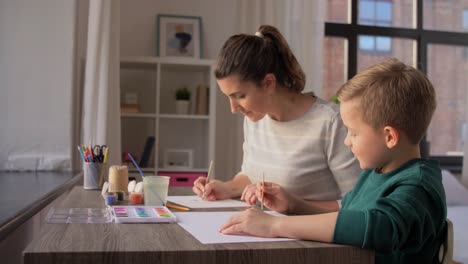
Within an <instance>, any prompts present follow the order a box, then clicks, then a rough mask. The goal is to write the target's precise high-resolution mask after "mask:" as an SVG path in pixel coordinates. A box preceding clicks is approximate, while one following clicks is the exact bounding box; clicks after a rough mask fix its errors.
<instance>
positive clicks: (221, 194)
mask: <svg viewBox="0 0 468 264" xmlns="http://www.w3.org/2000/svg"><path fill="white" fill-rule="evenodd" d="M192 190H193V192H194V193H195V194H197V195H198V197H202V198H203V199H205V200H208V201H215V200H224V199H229V198H231V197H232V195H231V189H230V188H229V186H228V184H227V183H225V182H222V181H218V180H210V181H209V182H208V184H207V183H206V177H198V179H196V180H195V182H194V183H193V187H192Z"/></svg>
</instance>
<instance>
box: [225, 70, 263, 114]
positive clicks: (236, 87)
mask: <svg viewBox="0 0 468 264" xmlns="http://www.w3.org/2000/svg"><path fill="white" fill-rule="evenodd" d="M217 81H218V85H219V87H220V89H221V91H222V92H223V93H224V94H225V95H226V96H227V97H228V98H229V103H230V105H231V112H232V113H237V112H241V113H242V114H243V115H244V116H246V117H247V118H249V119H250V120H251V121H253V122H257V121H259V120H261V119H262V118H263V117H264V116H265V114H266V108H267V102H266V100H265V98H268V96H266V91H265V89H264V88H263V87H258V86H256V85H255V83H253V82H242V81H240V79H239V78H238V77H237V76H235V75H234V76H228V77H226V78H224V79H220V80H217Z"/></svg>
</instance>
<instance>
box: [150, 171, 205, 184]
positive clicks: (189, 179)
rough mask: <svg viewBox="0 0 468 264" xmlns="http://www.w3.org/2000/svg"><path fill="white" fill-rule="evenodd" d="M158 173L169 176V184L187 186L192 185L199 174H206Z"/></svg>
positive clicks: (201, 174) (203, 173) (200, 174)
mask: <svg viewBox="0 0 468 264" xmlns="http://www.w3.org/2000/svg"><path fill="white" fill-rule="evenodd" d="M159 175H164V176H169V177H170V180H169V186H175V187H184V186H185V187H187V186H193V182H194V181H195V180H196V179H197V178H198V177H200V176H205V177H206V175H207V173H206V172H160V173H159Z"/></svg>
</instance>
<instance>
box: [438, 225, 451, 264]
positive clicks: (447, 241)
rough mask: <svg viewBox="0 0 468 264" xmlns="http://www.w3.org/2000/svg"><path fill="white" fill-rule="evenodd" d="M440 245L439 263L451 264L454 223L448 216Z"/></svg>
mask: <svg viewBox="0 0 468 264" xmlns="http://www.w3.org/2000/svg"><path fill="white" fill-rule="evenodd" d="M442 234H443V235H442V239H441V244H440V247H439V263H440V264H450V263H452V259H453V223H452V221H450V219H448V218H447V220H446V221H445V226H444V230H443V232H442Z"/></svg>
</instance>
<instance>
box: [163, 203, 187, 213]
mask: <svg viewBox="0 0 468 264" xmlns="http://www.w3.org/2000/svg"><path fill="white" fill-rule="evenodd" d="M166 207H167V208H171V209H176V210H181V211H189V210H190V209H189V208H188V207H185V206H179V205H174V204H166Z"/></svg>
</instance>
